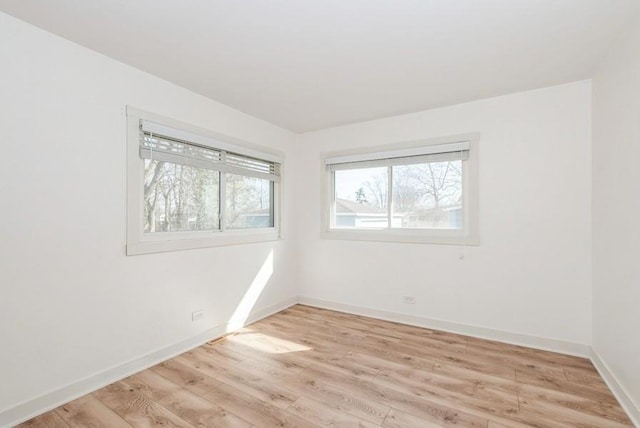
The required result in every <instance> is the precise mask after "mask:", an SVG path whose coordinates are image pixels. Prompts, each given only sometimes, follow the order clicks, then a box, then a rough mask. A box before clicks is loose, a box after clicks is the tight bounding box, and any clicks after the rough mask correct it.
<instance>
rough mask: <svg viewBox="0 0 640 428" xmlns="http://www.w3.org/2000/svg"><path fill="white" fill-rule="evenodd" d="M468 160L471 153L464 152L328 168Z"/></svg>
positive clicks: (330, 165)
mask: <svg viewBox="0 0 640 428" xmlns="http://www.w3.org/2000/svg"><path fill="white" fill-rule="evenodd" d="M468 159H469V151H468V150H463V151H459V152H449V153H435V154H430V155H421V156H407V157H402V158H388V159H376V160H369V161H359V162H346V163H335V164H329V165H328V167H329V170H330V171H339V170H343V169H354V168H377V167H384V166H394V165H415V164H421V163H429V162H450V161H458V160H463V161H464V160H468Z"/></svg>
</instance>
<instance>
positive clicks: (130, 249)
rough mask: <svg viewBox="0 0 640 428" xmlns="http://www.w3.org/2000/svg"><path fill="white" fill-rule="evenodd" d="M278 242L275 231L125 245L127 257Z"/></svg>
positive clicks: (142, 241) (233, 233)
mask: <svg viewBox="0 0 640 428" xmlns="http://www.w3.org/2000/svg"><path fill="white" fill-rule="evenodd" d="M278 240H280V233H279V232H278V231H277V230H266V231H254V230H252V231H246V230H239V231H233V232H224V233H219V234H216V236H206V237H199V238H187V239H163V240H157V239H156V240H140V241H136V242H128V243H127V255H128V256H133V255H138V254H152V253H162V252H166V251H180V250H195V249H198V248H209V247H222V246H227V245H240V244H252V243H258V242H270V241H278Z"/></svg>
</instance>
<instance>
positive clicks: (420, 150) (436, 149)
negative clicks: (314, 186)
mask: <svg viewBox="0 0 640 428" xmlns="http://www.w3.org/2000/svg"><path fill="white" fill-rule="evenodd" d="M467 159H469V142H468V141H461V142H456V143H447V144H437V145H431V146H424V147H417V148H410V149H400V150H389V151H382V152H375V153H365V154H358V155H348V156H336V157H331V158H327V159H325V164H326V165H327V166H328V167H329V169H330V170H332V171H335V170H340V169H352V168H373V167H381V166H389V165H412V164H419V163H428V162H446V161H455V160H467Z"/></svg>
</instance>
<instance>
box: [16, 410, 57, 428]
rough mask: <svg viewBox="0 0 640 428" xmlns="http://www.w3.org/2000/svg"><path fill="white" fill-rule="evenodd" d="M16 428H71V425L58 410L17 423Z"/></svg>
mask: <svg viewBox="0 0 640 428" xmlns="http://www.w3.org/2000/svg"><path fill="white" fill-rule="evenodd" d="M16 428H69V425H67V423H66V422H65V421H64V420H63V419H62V418H61V417H60V416H58V414H57V413H56V412H47V413H45V414H43V415H40V416H37V417H35V418H33V419H29V420H28V421H26V422H24V423H21V424H20V425H16Z"/></svg>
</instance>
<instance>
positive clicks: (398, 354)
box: [20, 305, 632, 428]
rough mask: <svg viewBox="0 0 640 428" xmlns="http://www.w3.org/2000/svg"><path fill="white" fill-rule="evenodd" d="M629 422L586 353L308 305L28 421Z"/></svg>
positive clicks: (497, 425) (514, 427) (497, 427)
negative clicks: (534, 346)
mask: <svg viewBox="0 0 640 428" xmlns="http://www.w3.org/2000/svg"><path fill="white" fill-rule="evenodd" d="M159 425H160V426H168V427H171V426H174V427H188V428H191V427H240V428H249V427H296V428H305V427H314V426H316V427H317V426H334V427H350V426H353V427H371V426H383V427H391V428H396V427H402V428H407V427H420V428H422V427H451V426H455V427H483V428H487V427H491V428H504V427H510V428H522V427H537V428H567V427H603V428H608V427H629V426H632V425H631V422H630V421H629V419H628V417H627V415H626V414H625V412H624V411H623V410H622V408H621V407H620V405H619V403H618V402H617V401H616V399H615V398H614V397H613V395H612V394H611V391H609V389H608V388H607V386H606V384H605V383H604V381H603V380H602V378H601V377H600V375H599V374H598V372H597V371H596V370H595V368H594V367H593V365H592V364H591V362H590V361H589V360H587V359H584V358H579V357H573V356H570V355H562V354H557V353H553V352H548V351H542V350H536V349H529V348H526V347H522V346H518V345H511V344H507V343H500V342H495V341H490V340H483V339H478V338H473V337H469V336H463V335H457V334H452V333H447V332H442V331H437V330H431V329H425V328H420V327H415V326H410V325H403V324H398V323H393V322H389V321H381V320H376V319H372V318H367V317H363V316H357V315H349V314H346V313H341V312H334V311H329V310H325V309H317V308H312V307H309V306H303V305H296V306H294V307H291V308H289V309H287V310H284V311H282V312H279V313H277V314H275V315H272V316H270V317H268V318H265V319H263V320H261V321H258V322H256V323H254V324H251V325H249V326H247V327H245V328H243V329H241V330H239V331H238V332H236V333H234V334H233V335H231V336H228V337H227V338H225V339H221V340H217V341H214V342H210V343H207V344H205V345H203V346H201V347H199V348H196V349H194V350H191V351H189V352H186V353H184V354H182V355H179V356H177V357H175V358H173V359H171V360H168V361H166V362H164V363H161V364H158V365H156V366H154V367H152V368H151V369H148V370H144V371H142V372H139V373H137V374H135V375H133V376H130V377H128V378H125V379H123V380H122V381H119V382H116V383H114V384H112V385H109V386H107V387H105V388H102V389H100V390H98V391H96V392H94V393H92V394H90V395H87V396H85V397H82V398H80V399H78V400H75V401H72V402H70V403H68V404H66V405H64V406H61V407H59V408H57V409H55V410H53V411H51V412H48V413H45V414H44V415H41V416H39V417H36V418H34V419H32V420H30V421H27V422H25V423H23V424H22V425H20V427H53V428H72V427H115V428H120V427H125V428H126V427H150V426H159Z"/></svg>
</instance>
